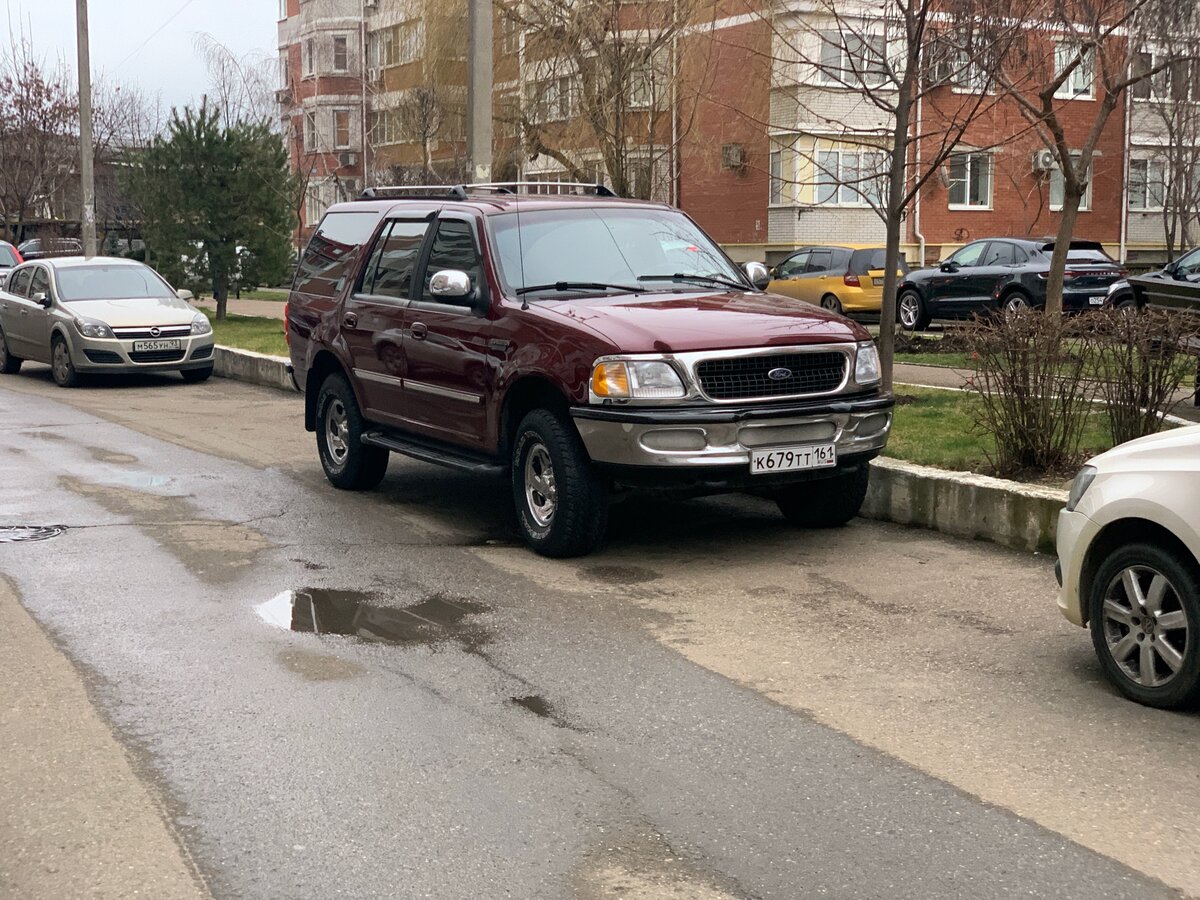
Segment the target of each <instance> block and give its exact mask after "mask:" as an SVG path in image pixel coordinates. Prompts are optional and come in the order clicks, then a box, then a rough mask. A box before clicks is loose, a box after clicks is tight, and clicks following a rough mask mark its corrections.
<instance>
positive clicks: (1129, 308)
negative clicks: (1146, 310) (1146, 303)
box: [1114, 297, 1142, 316]
mask: <svg viewBox="0 0 1200 900" xmlns="http://www.w3.org/2000/svg"><path fill="white" fill-rule="evenodd" d="M1114 309H1119V310H1120V311H1121V312H1123V313H1125V315H1127V316H1132V315H1134V314H1136V313H1139V312H1141V311H1142V308H1141V307H1140V306H1138V302H1137V301H1136V300H1135V299H1133V298H1132V297H1126V298H1125V299H1123V300H1119V301H1117V303H1116V305H1115V306H1114Z"/></svg>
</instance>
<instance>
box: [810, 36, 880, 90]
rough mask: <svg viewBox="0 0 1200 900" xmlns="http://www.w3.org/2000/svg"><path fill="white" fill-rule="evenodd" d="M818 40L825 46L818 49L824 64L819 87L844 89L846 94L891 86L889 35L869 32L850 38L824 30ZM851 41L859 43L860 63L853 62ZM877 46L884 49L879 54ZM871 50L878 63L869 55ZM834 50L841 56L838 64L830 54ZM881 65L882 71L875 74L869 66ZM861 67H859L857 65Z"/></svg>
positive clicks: (819, 71) (858, 61)
mask: <svg viewBox="0 0 1200 900" xmlns="http://www.w3.org/2000/svg"><path fill="white" fill-rule="evenodd" d="M817 37H818V39H819V40H820V42H821V46H820V47H819V48H818V56H817V58H818V59H819V60H820V62H819V63H818V65H817V83H818V84H820V85H823V86H825V87H832V88H843V89H845V90H860V89H862V88H879V87H882V86H883V85H885V84H887V81H888V71H887V67H888V56H887V52H888V39H887V35H886V34H879V33H875V32H868V33H865V34H849V35H847V34H846V33H844V32H842V31H840V30H835V31H831V30H828V29H822V30H821V31H818V32H817ZM851 41H857V42H858V45H859V48H858V49H859V54H860V55H859V57H858V59H857V60H855V59H854V58H853V55H852V54H853V50H852V48H851V46H850V42H851ZM876 42H878V43H879V44H881V45H882V46H881V47H880V48H879V49H878V50H875V45H876ZM867 48H871V49H872V50H873V51H874V52H877V54H878V55H877V57H876V58H875V59H870V58H868V56H867V54H866V50H867ZM828 49H831V50H833V51H834V52H835V53H836V54H837V60H836V61H834V60H833V59H832V58H831V55H830V54H829V53H827V50H828ZM875 61H877V62H878V66H879V68H878V70H873V69H872V68H871V67H870V65H869V63H871V62H875ZM856 63H857V65H856ZM872 74H875V75H878V76H879V77H878V79H877V80H869V79H868V76H869V75H872Z"/></svg>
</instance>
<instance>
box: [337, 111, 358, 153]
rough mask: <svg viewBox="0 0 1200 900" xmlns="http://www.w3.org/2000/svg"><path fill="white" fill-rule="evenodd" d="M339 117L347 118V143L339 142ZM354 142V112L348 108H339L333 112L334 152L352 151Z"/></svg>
mask: <svg viewBox="0 0 1200 900" xmlns="http://www.w3.org/2000/svg"><path fill="white" fill-rule="evenodd" d="M338 116H345V117H346V142H345V143H344V144H343V143H339V141H338ZM353 142H354V110H352V109H349V108H347V107H339V108H337V109H335V110H333V149H334V150H352V149H353V146H352V145H353Z"/></svg>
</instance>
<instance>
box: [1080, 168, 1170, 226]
mask: <svg viewBox="0 0 1200 900" xmlns="http://www.w3.org/2000/svg"><path fill="white" fill-rule="evenodd" d="M1134 163H1145V164H1146V205H1145V206H1134V205H1133V191H1132V185H1133V164H1134ZM1156 163H1157V164H1158V165H1159V166H1161V167H1162V186H1163V190H1162V194H1161V200H1162V201H1163V202H1162V203H1159V204H1158V205H1157V206H1151V205H1150V196H1151V193H1150V167H1151V166H1152V165H1154V164H1156ZM1166 180H1167V164H1166V161H1165V160H1162V159H1155V158H1154V157H1151V156H1133V157H1131V158H1130V160H1129V184H1128V185H1126V188H1127V191H1128V194H1129V206H1128V209H1129V211H1130V212H1134V213H1161V212H1162V211H1163V210H1165V209H1166V193H1167V191H1166ZM1089 187H1090V183H1089Z"/></svg>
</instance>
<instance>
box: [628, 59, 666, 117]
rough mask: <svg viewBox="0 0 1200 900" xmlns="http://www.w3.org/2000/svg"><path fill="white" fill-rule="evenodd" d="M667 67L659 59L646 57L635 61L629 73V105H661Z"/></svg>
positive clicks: (634, 107) (641, 107)
mask: <svg viewBox="0 0 1200 900" xmlns="http://www.w3.org/2000/svg"><path fill="white" fill-rule="evenodd" d="M665 71H666V67H665V66H664V65H660V63H659V60H656V59H644V60H642V61H641V62H638V63H635V64H634V66H633V68H632V70H631V71H630V73H629V81H628V86H629V105H630V106H631V107H632V108H633V109H650V108H652V107H653V108H658V107H660V106H661V101H662V100H663V93H664V92H663V82H664V81H665V80H666V78H665V76H664V74H663V73H664V72H665Z"/></svg>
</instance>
